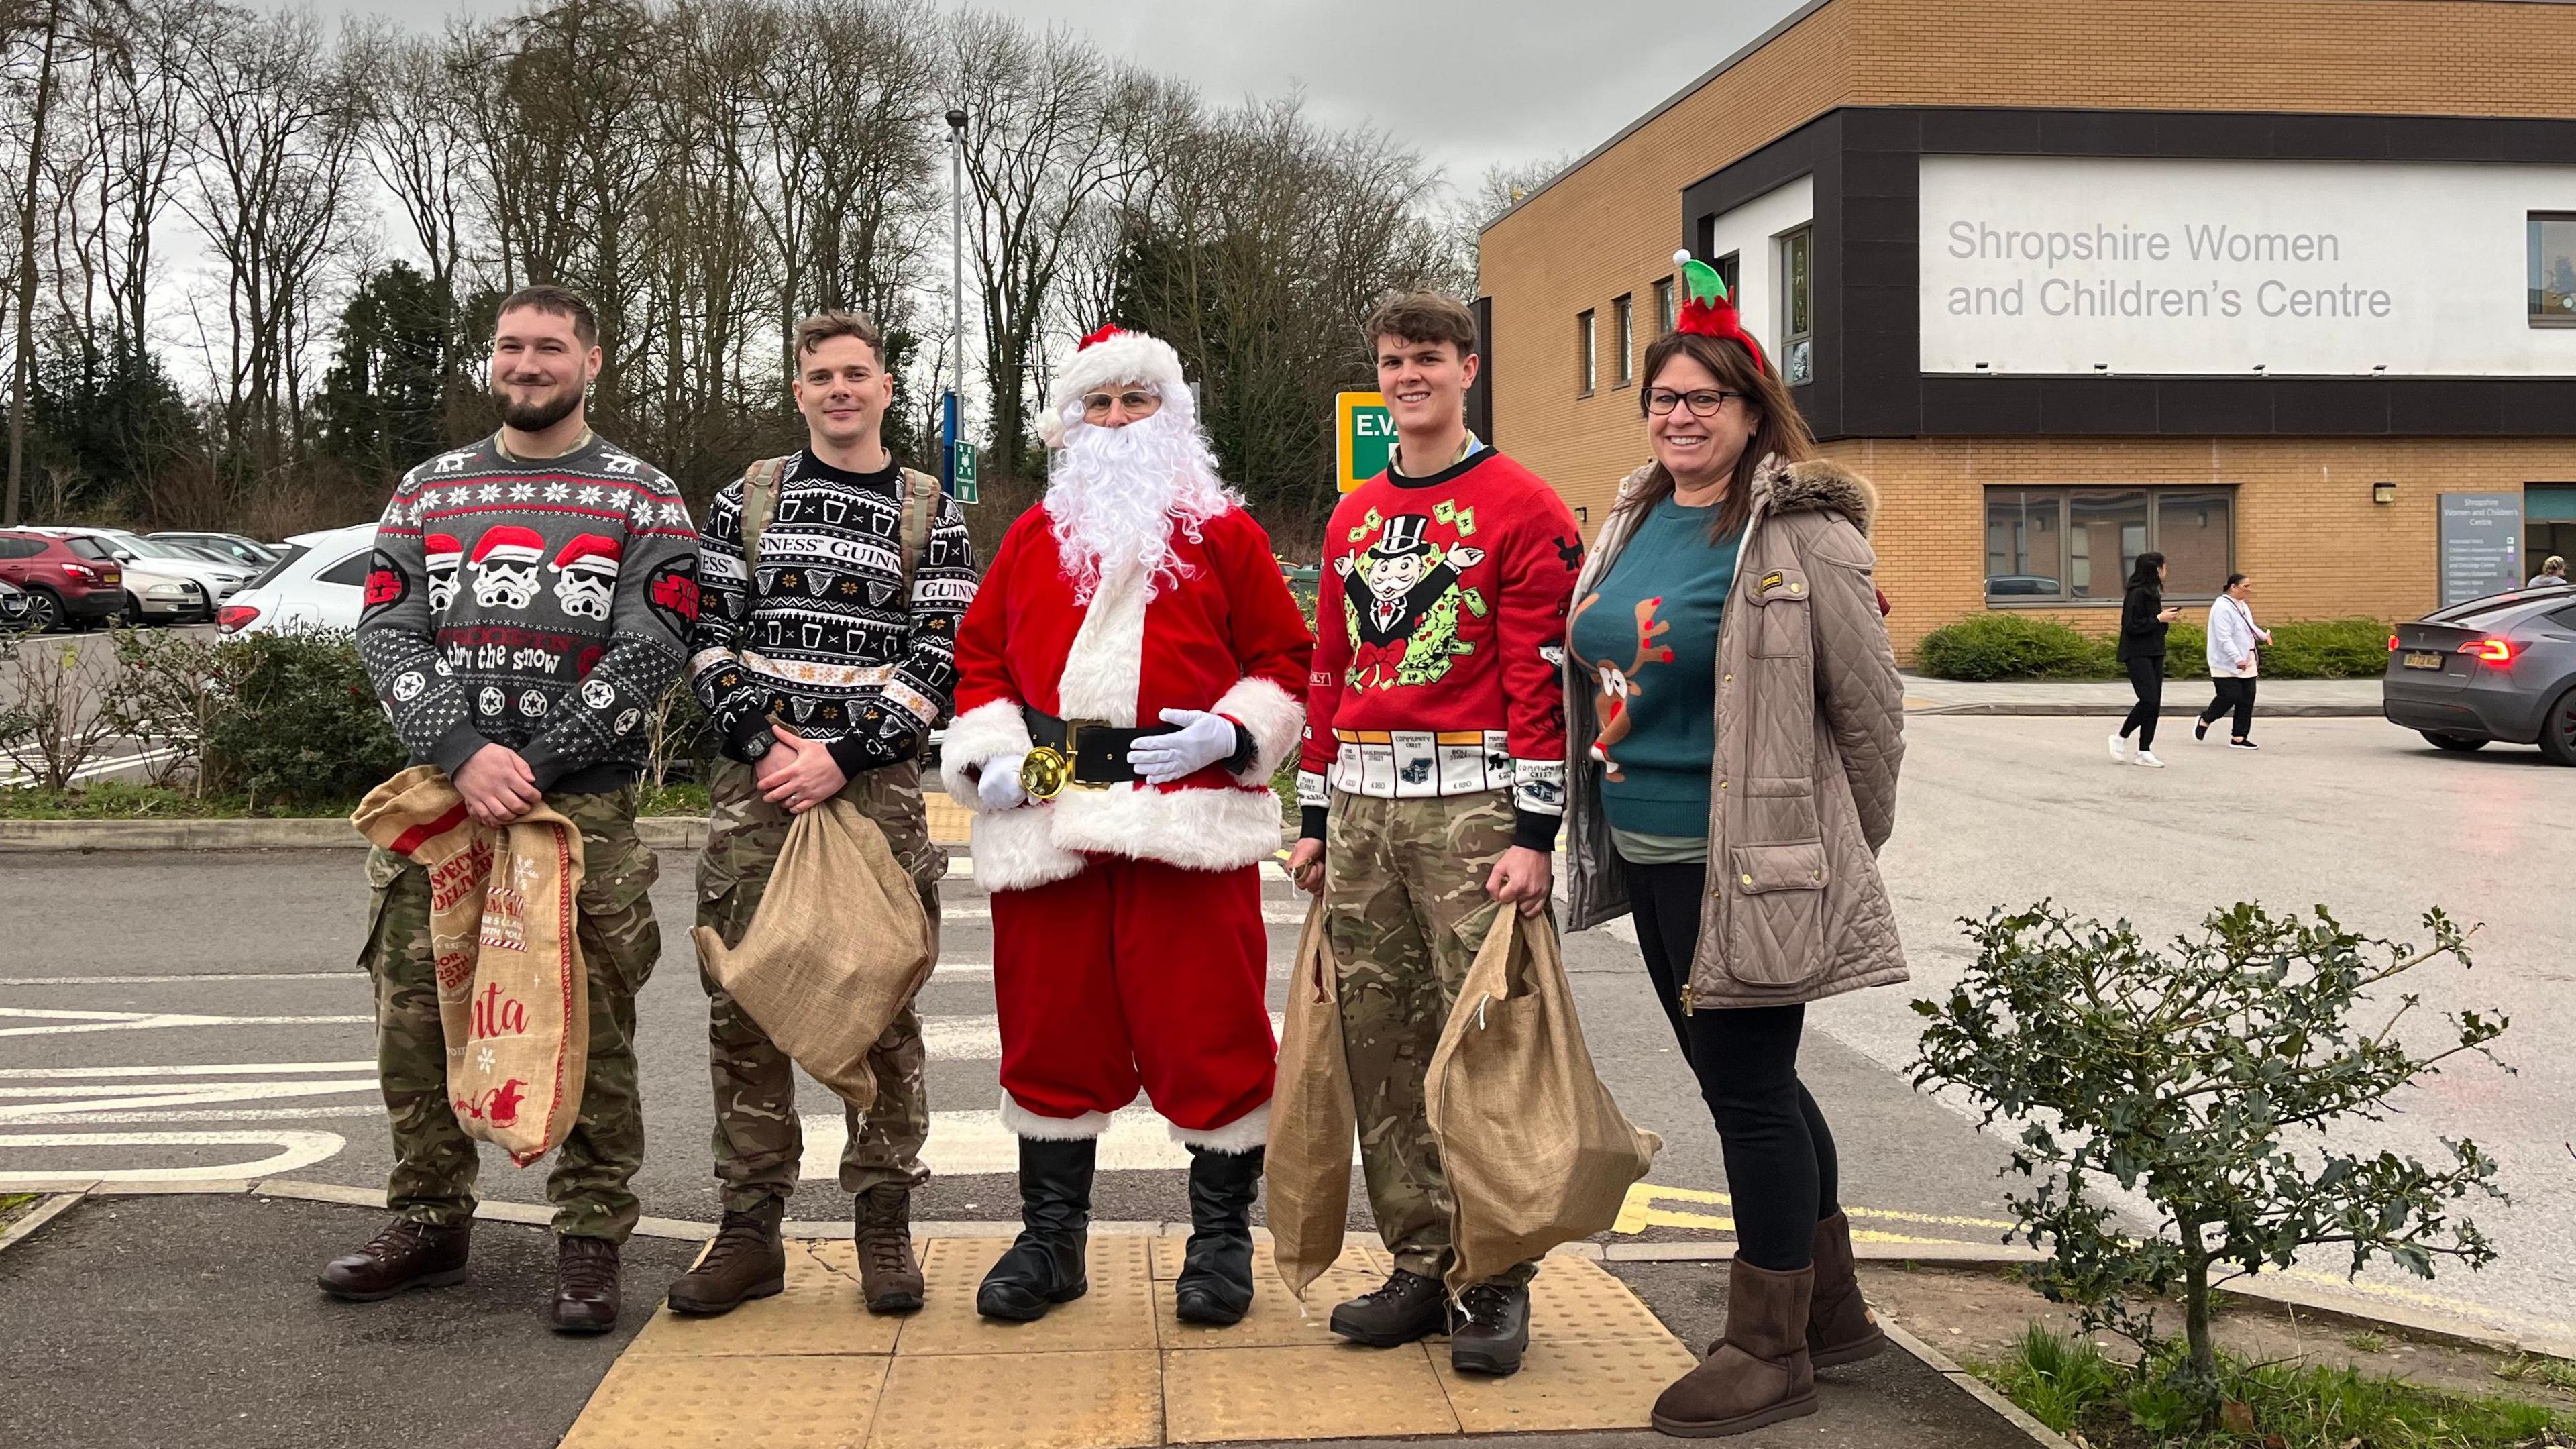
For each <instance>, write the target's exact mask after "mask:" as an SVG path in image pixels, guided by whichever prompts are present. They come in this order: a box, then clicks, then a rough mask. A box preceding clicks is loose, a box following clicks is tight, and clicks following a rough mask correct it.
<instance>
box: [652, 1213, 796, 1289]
mask: <svg viewBox="0 0 2576 1449" xmlns="http://www.w3.org/2000/svg"><path fill="white" fill-rule="evenodd" d="M786 1213H787V1204H786V1203H785V1202H784V1201H783V1200H781V1199H778V1198H774V1197H773V1198H771V1199H769V1200H768V1201H767V1202H764V1203H762V1204H761V1205H760V1206H758V1207H756V1208H752V1209H751V1210H749V1211H747V1212H729V1213H726V1214H725V1215H724V1221H723V1222H722V1223H721V1224H719V1225H718V1226H717V1228H716V1235H715V1238H714V1240H713V1241H711V1242H709V1243H708V1244H707V1246H706V1249H705V1251H703V1252H701V1253H699V1254H698V1261H697V1262H695V1263H693V1264H691V1265H690V1267H689V1271H687V1272H685V1273H683V1274H681V1275H680V1277H679V1280H678V1281H677V1282H675V1283H673V1284H672V1285H671V1297H670V1303H671V1311H672V1312H674V1313H688V1314H696V1315H700V1316H705V1315H710V1314H717V1313H731V1312H732V1311H734V1310H735V1309H736V1308H739V1307H741V1306H742V1305H743V1304H745V1303H747V1302H750V1301H751V1300H752V1299H754V1298H770V1297H774V1296H776V1295H778V1294H780V1293H784V1292H786V1291H787V1244H786V1242H785V1241H784V1240H782V1239H781V1238H780V1237H779V1235H778V1220H779V1219H780V1218H782V1217H784V1216H786Z"/></svg>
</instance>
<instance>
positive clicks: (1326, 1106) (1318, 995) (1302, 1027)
mask: <svg viewBox="0 0 2576 1449" xmlns="http://www.w3.org/2000/svg"><path fill="white" fill-rule="evenodd" d="M1357 1116H1358V1113H1357V1111H1356V1109H1355V1108H1354V1107H1353V1105H1352V1101H1351V1070H1350V1062H1349V1061H1348V1060H1347V1059H1346V1058H1345V1057H1344V1056H1343V1055H1342V1002H1341V970H1340V968H1339V967H1338V966H1337V965H1336V964H1335V963H1334V961H1333V948H1332V945H1331V943H1330V942H1328V941H1327V940H1326V939H1325V937H1324V903H1323V901H1322V900H1321V899H1320V898H1319V899H1318V900H1317V901H1316V902H1315V904H1314V905H1313V906H1311V907H1309V908H1308V909H1307V911H1306V931H1305V934H1304V935H1303V936H1301V937H1299V938H1298V941H1297V965H1296V971H1295V974H1294V975H1293V976H1291V977H1290V979H1289V983H1288V1012H1287V1017H1286V1020H1285V1021H1284V1022H1283V1023H1282V1024H1281V1026H1280V1031H1279V1069H1278V1077H1277V1085H1275V1086H1274V1087H1272V1089H1271V1093H1270V1146H1269V1151H1268V1153H1267V1155H1266V1157H1265V1158H1264V1162H1263V1167H1262V1185H1263V1187H1264V1188H1265V1189H1266V1192H1265V1194H1264V1195H1265V1196H1266V1197H1267V1198H1268V1199H1269V1207H1268V1209H1267V1221H1268V1222H1269V1224H1270V1236H1271V1240H1272V1243H1271V1252H1272V1255H1273V1256H1274V1257H1275V1258H1276V1259H1277V1261H1278V1264H1279V1277H1280V1280H1281V1281H1282V1282H1284V1283H1286V1284H1287V1285H1288V1291H1289V1292H1291V1293H1293V1294H1295V1295H1297V1298H1298V1300H1299V1301H1300V1302H1303V1301H1304V1300H1305V1296H1306V1289H1307V1288H1308V1286H1309V1285H1311V1284H1313V1283H1314V1281H1315V1280H1316V1279H1317V1278H1319V1277H1321V1276H1323V1272H1324V1270H1325V1269H1327V1268H1329V1267H1331V1266H1333V1262H1334V1260H1335V1259H1337V1258H1339V1257H1340V1256H1341V1255H1342V1228H1343V1224H1344V1222H1345V1221H1346V1220H1347V1219H1348V1218H1349V1216H1350V1207H1351V1146H1352V1142H1353V1139H1354V1138H1355V1136H1356V1135H1357V1133H1358V1131H1359V1125H1358V1121H1357Z"/></svg>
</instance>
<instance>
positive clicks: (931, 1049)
mask: <svg viewBox="0 0 2576 1449" xmlns="http://www.w3.org/2000/svg"><path fill="white" fill-rule="evenodd" d="M931 979H932V980H934V981H935V980H937V979H938V978H937V977H935V976H934V977H933V978H931ZM1285 1020H1286V1019H1285V1018H1284V1017H1283V1016H1282V1015H1281V1014H1280V1013H1278V1012H1275V1011H1274V1012H1272V1013H1270V1034H1271V1036H1272V1037H1273V1038H1276V1037H1277V1036H1278V1034H1279V1031H1280V1028H1281V1026H1282V1025H1283V1024H1284V1022H1285ZM921 1044H922V1047H923V1049H924V1050H925V1051H926V1052H928V1054H929V1056H930V1059H931V1060H932V1061H934V1062H939V1061H949V1062H993V1061H1000V1060H1001V1059H1002V1028H1001V1018H1000V1017H997V1016H934V1017H930V1018H929V1019H927V1020H925V1021H923V1022H922V1024H921Z"/></svg>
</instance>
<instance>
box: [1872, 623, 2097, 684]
mask: <svg viewBox="0 0 2576 1449" xmlns="http://www.w3.org/2000/svg"><path fill="white" fill-rule="evenodd" d="M2107 658H2108V656H2107V654H2105V653H2103V652H2102V646H2101V645H2100V644H2099V643H2097V642H2096V641H2094V640H2092V639H2088V638H2086V637H2085V636H2084V635H2082V634H2080V633H2078V632H2076V631H2075V630H2074V629H2073V628H2070V627H2069V626H2067V625H2065V624H2061V623H2059V622H2058V621H2056V620H2055V619H2046V618H2040V617H2038V616H2036V615H2031V614H2015V613H1992V614H1972V615H1970V616H1969V617H1967V618H1965V619H1961V620H1960V621H1959V622H1958V623H1955V624H1945V625H1943V626H1942V627H1940V628H1938V629H1935V630H1933V631H1932V632H1931V633H1929V634H1926V635H1924V636H1923V638H1922V640H1921V641H1920V642H1918V643H1917V644H1916V645H1915V646H1914V664H1915V667H1916V668H1918V669H1920V670H1922V671H1923V672H1924V673H1926V674H1928V675H1931V676H1932V677H1933V678H1935V679H1962V680H1971V681H1985V680H1994V679H2079V678H2084V677H2087V676H2095V675H2100V674H2102V673H2104V672H2105V670H2104V665H2103V661H2104V660H2105V659H2107Z"/></svg>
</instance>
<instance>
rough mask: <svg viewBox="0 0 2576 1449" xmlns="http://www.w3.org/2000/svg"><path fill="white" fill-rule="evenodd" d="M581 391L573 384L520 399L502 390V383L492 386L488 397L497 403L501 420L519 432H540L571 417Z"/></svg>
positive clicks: (577, 404)
mask: <svg viewBox="0 0 2576 1449" xmlns="http://www.w3.org/2000/svg"><path fill="white" fill-rule="evenodd" d="M581 394H582V389H581V388H580V387H578V386H574V387H568V388H565V389H564V390H563V391H561V392H554V393H548V394H546V395H544V396H543V397H538V398H533V399H530V400H528V401H525V402H522V401H520V400H519V399H518V398H516V397H514V396H513V395H512V394H510V393H509V392H507V391H505V390H504V385H503V384H500V383H495V384H493V386H492V400H493V401H494V402H497V403H499V404H500V405H501V421H502V423H503V424H504V425H506V426H508V427H512V428H516V429H517V430H519V431H520V432H523V433H542V432H544V431H545V430H546V429H548V428H551V427H553V426H554V425H555V424H557V423H559V422H562V421H563V420H564V419H566V418H568V417H571V416H572V414H573V409H575V408H578V407H580V406H581Z"/></svg>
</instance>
